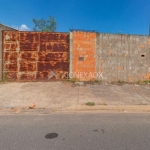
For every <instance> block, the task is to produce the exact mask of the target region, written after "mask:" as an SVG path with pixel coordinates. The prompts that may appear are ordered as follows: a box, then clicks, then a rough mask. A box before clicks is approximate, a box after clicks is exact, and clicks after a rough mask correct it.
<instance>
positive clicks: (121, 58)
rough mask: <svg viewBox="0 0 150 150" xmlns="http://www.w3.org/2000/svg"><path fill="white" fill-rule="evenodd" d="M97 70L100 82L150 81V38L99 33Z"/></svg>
mask: <svg viewBox="0 0 150 150" xmlns="http://www.w3.org/2000/svg"><path fill="white" fill-rule="evenodd" d="M96 69H97V72H102V76H101V77H100V78H101V79H100V80H105V81H119V80H120V81H127V82H135V81H139V80H140V81H142V80H150V37H149V36H138V35H123V34H102V33H98V34H97V61H96Z"/></svg>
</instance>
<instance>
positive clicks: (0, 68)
mask: <svg viewBox="0 0 150 150" xmlns="http://www.w3.org/2000/svg"><path fill="white" fill-rule="evenodd" d="M3 30H16V29H14V28H12V27H9V26H6V25H4V24H2V23H0V80H1V79H2V31H3ZM16 31H17V30H16Z"/></svg>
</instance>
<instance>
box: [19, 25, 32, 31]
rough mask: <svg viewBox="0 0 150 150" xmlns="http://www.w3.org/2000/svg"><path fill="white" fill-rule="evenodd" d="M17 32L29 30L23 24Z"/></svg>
mask: <svg viewBox="0 0 150 150" xmlns="http://www.w3.org/2000/svg"><path fill="white" fill-rule="evenodd" d="M19 30H20V31H29V30H30V29H29V28H28V27H27V26H26V25H25V24H22V25H21V26H20V27H19Z"/></svg>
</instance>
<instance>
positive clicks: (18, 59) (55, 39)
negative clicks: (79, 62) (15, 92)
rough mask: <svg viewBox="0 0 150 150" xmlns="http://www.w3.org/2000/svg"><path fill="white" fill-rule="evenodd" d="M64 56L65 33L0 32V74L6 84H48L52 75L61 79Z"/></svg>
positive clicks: (64, 69)
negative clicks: (0, 68) (0, 47)
mask: <svg viewBox="0 0 150 150" xmlns="http://www.w3.org/2000/svg"><path fill="white" fill-rule="evenodd" d="M68 52H69V34H68V33H57V32H55V33H51V32H47V33H46V32H21V31H20V32H19V31H18V32H16V31H15V32H13V31H3V72H4V74H5V76H7V78H8V79H10V80H15V81H37V80H45V81H48V80H49V79H50V77H51V75H52V74H51V73H52V72H54V73H55V76H54V77H53V78H56V79H63V78H64V77H65V74H66V73H67V72H68V70H69V63H68ZM51 71H52V72H51Z"/></svg>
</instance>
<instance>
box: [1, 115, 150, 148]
mask: <svg viewBox="0 0 150 150" xmlns="http://www.w3.org/2000/svg"><path fill="white" fill-rule="evenodd" d="M0 149H1V150H149V149H150V115H149V114H148V113H140V114H138V113H136V114H135V113H134V114H129V113H128V114H127V113H125V114H124V113H111V114H110V113H79V112H77V113H65V114H63V113H58V112H57V113H51V114H49V115H43V114H41V115H32V114H29V115H24V114H23V115H20V114H13V115H0Z"/></svg>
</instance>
